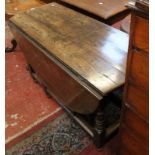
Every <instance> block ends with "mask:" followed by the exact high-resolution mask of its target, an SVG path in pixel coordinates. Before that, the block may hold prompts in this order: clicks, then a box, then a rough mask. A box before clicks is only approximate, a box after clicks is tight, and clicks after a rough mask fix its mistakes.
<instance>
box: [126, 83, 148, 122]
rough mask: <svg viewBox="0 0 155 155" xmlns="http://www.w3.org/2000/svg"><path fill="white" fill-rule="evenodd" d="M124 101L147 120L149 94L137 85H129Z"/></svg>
mask: <svg viewBox="0 0 155 155" xmlns="http://www.w3.org/2000/svg"><path fill="white" fill-rule="evenodd" d="M126 102H127V103H128V104H129V105H130V106H131V107H132V108H133V109H135V111H137V113H138V114H140V115H142V116H143V117H144V118H145V119H146V120H147V121H148V120H149V95H148V93H146V92H144V91H143V90H141V89H139V87H137V86H133V85H129V86H128V88H127V94H126Z"/></svg>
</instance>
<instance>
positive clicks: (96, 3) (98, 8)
mask: <svg viewBox="0 0 155 155" xmlns="http://www.w3.org/2000/svg"><path fill="white" fill-rule="evenodd" d="M61 1H63V2H66V3H68V4H71V5H73V6H76V7H79V8H81V9H84V10H86V11H88V12H90V13H94V14H95V15H98V16H100V17H102V18H103V19H105V20H106V19H108V18H110V17H112V16H114V15H116V14H118V13H120V12H122V11H124V10H127V8H126V7H125V4H126V3H127V2H128V0H61Z"/></svg>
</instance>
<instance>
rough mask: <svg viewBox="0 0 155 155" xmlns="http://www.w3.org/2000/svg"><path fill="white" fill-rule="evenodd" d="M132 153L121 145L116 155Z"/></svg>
mask: <svg viewBox="0 0 155 155" xmlns="http://www.w3.org/2000/svg"><path fill="white" fill-rule="evenodd" d="M120 154H122V155H133V154H132V153H131V152H130V150H128V149H126V146H124V145H121V149H120V150H119V154H118V155H120Z"/></svg>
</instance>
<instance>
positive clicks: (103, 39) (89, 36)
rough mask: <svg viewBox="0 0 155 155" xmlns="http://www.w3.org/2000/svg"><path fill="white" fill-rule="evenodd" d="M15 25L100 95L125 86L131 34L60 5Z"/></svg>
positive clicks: (20, 17)
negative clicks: (129, 36) (129, 35)
mask: <svg viewBox="0 0 155 155" xmlns="http://www.w3.org/2000/svg"><path fill="white" fill-rule="evenodd" d="M11 22H12V23H14V24H15V25H16V26H17V27H18V28H19V29H21V30H22V31H23V32H24V33H26V35H28V36H30V37H31V38H32V39H33V40H35V41H36V42H37V43H38V44H39V45H41V46H42V47H44V48H46V50H47V51H48V52H49V53H50V54H51V55H52V56H54V57H55V58H56V59H57V60H58V61H60V62H61V63H62V64H64V65H65V66H66V67H67V68H69V69H70V70H71V71H72V72H74V73H75V74H76V75H77V76H79V77H80V78H81V79H83V80H84V81H85V82H86V83H87V84H88V85H91V86H92V87H93V88H95V89H97V90H98V91H99V92H100V93H102V94H106V93H108V92H109V91H111V90H113V89H116V88H117V87H119V86H121V85H122V84H123V83H124V75H125V67H126V65H125V64H126V55H127V49H128V35H127V34H125V33H123V32H121V31H119V30H116V29H114V28H112V27H110V26H107V25H105V24H103V23H101V22H99V21H96V20H95V19H92V18H90V17H87V16H85V15H82V14H80V13H77V12H75V11H73V10H71V9H68V8H65V7H63V6H61V5H59V4H57V3H51V4H47V5H44V6H42V7H40V8H39V9H33V10H28V11H26V12H25V13H22V14H18V15H16V16H14V17H13V18H11Z"/></svg>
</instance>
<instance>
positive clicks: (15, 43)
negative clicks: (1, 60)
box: [5, 39, 17, 53]
mask: <svg viewBox="0 0 155 155" xmlns="http://www.w3.org/2000/svg"><path fill="white" fill-rule="evenodd" d="M11 44H12V47H11V48H10V47H6V48H5V52H6V53H9V52H13V51H14V50H15V48H16V47H17V42H16V40H15V39H12V40H11Z"/></svg>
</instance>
